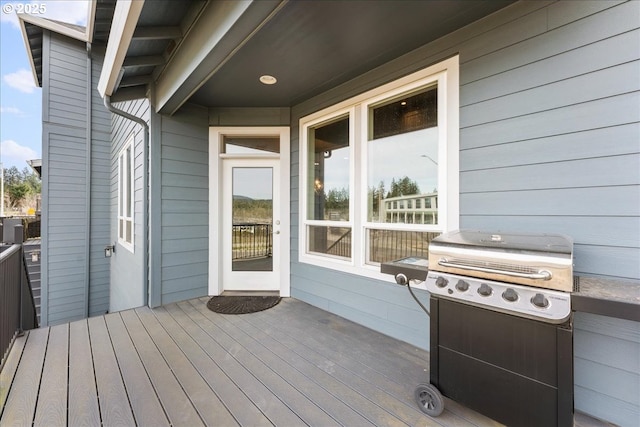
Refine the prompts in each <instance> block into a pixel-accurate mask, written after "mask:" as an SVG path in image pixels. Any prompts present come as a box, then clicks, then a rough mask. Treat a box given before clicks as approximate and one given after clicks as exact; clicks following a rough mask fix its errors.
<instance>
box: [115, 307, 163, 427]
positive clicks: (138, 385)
mask: <svg viewBox="0 0 640 427" xmlns="http://www.w3.org/2000/svg"><path fill="white" fill-rule="evenodd" d="M105 321H106V323H107V328H108V329H109V334H110V336H111V342H112V343H113V346H114V347H115V348H117V349H118V351H117V352H116V358H117V360H118V366H120V372H121V373H122V378H123V381H124V385H125V387H126V389H127V390H128V396H129V402H130V404H131V409H132V411H133V415H134V417H135V419H136V422H137V423H138V424H139V425H144V426H158V427H160V426H168V425H169V420H168V419H167V417H166V415H165V413H164V409H163V408H162V405H161V404H160V402H159V401H158V399H157V396H156V392H155V390H154V388H153V386H152V385H151V381H150V380H149V377H148V376H147V372H146V371H145V369H144V366H143V364H142V361H141V360H140V358H139V357H138V353H137V352H136V349H135V347H134V346H133V342H132V341H131V338H130V337H129V333H128V332H127V329H126V328H125V326H124V322H123V321H122V318H121V317H120V315H119V314H118V313H114V314H111V315H108V316H105Z"/></svg>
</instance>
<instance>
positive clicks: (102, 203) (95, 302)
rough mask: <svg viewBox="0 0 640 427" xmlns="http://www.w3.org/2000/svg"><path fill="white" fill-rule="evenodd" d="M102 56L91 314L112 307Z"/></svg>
mask: <svg viewBox="0 0 640 427" xmlns="http://www.w3.org/2000/svg"><path fill="white" fill-rule="evenodd" d="M101 67H102V58H96V57H94V58H93V62H92V75H91V79H92V85H91V87H92V89H91V108H92V110H91V111H92V115H91V234H90V255H89V278H90V287H89V316H97V315H100V314H104V313H106V312H108V311H109V280H110V271H109V270H110V267H109V258H105V256H104V248H105V246H107V245H110V244H112V243H113V240H111V236H110V232H111V217H110V215H109V214H110V211H111V209H110V204H111V185H110V184H111V183H110V178H111V113H110V112H109V111H108V110H107V109H106V107H105V106H104V104H103V101H102V97H101V96H100V94H99V93H98V90H97V88H96V87H97V84H98V80H99V78H100V71H101Z"/></svg>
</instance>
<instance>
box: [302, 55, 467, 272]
mask: <svg viewBox="0 0 640 427" xmlns="http://www.w3.org/2000/svg"><path fill="white" fill-rule="evenodd" d="M430 85H437V90H438V104H437V105H438V141H439V145H438V159H437V163H438V199H439V200H438V206H439V207H440V209H441V210H439V211H438V220H439V224H392V223H374V222H368V221H367V206H366V204H367V167H368V165H367V151H366V150H367V142H369V138H368V135H369V133H368V132H369V126H370V123H369V108H370V107H371V106H374V105H376V104H380V103H383V102H384V101H385V100H387V99H392V98H394V97H397V96H399V95H402V94H404V93H408V94H410V93H411V92H415V91H417V90H420V89H421V88H426V87H428V86H430ZM459 105H460V101H459V58H458V56H453V57H451V58H449V59H446V60H444V61H442V62H439V63H437V64H435V65H432V66H429V67H427V68H424V69H422V70H420V71H417V72H414V73H412V74H409V75H407V76H404V77H401V78H399V79H397V80H394V81H392V82H390V83H387V84H384V85H381V86H379V87H376V88H374V89H372V90H369V91H367V92H364V93H362V94H360V95H357V96H354V97H352V98H349V99H347V100H345V101H342V102H340V103H338V104H335V105H333V106H330V107H327V108H325V109H323V110H320V111H318V112H315V113H313V114H310V115H308V116H305V117H302V118H301V119H300V122H299V123H300V127H299V132H300V135H299V141H300V146H299V148H300V150H299V151H300V154H299V156H300V164H299V179H300V190H299V198H300V199H299V214H298V215H299V239H298V249H299V255H298V257H299V261H300V262H301V263H307V264H313V265H317V266H320V267H325V268H330V269H334V270H339V271H344V272H348V273H352V274H358V275H362V276H367V277H372V278H377V279H383V280H388V276H387V275H383V274H381V273H380V267H379V264H372V263H367V251H368V250H369V248H368V243H367V233H368V230H369V229H383V230H385V229H391V230H402V231H420V232H447V231H451V230H454V229H457V228H458V227H459V108H460V106H459ZM347 112H348V115H349V138H350V139H349V152H350V162H349V167H350V170H349V176H350V180H349V194H350V196H349V213H350V216H349V221H348V222H344V221H324V220H323V221H318V220H308V219H307V206H308V203H307V202H308V201H307V184H308V179H309V176H308V171H307V161H308V155H309V154H308V152H307V151H308V139H307V138H308V130H309V128H310V127H314V126H317V125H318V124H322V123H323V122H326V121H330V120H332V119H335V118H336V117H339V116H341V115H342V116H344V115H346V113H347ZM356 168H357V170H356ZM311 225H321V226H327V225H330V226H335V227H340V226H343V227H350V228H351V230H352V231H351V233H352V241H351V245H352V246H351V259H349V260H347V259H344V258H336V257H333V256H331V255H323V254H319V253H311V252H308V251H307V244H308V236H307V230H308V226H311Z"/></svg>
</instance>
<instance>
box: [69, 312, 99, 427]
mask: <svg viewBox="0 0 640 427" xmlns="http://www.w3.org/2000/svg"><path fill="white" fill-rule="evenodd" d="M89 378H95V371H94V370H93V358H92V357H91V343H90V341H89V325H88V323H87V321H86V320H78V321H76V322H71V323H70V324H69V388H68V390H69V402H73V405H69V406H68V413H69V415H68V419H69V425H72V426H91V425H98V424H100V408H99V405H98V391H97V389H96V383H95V381H89V380H87V379H89Z"/></svg>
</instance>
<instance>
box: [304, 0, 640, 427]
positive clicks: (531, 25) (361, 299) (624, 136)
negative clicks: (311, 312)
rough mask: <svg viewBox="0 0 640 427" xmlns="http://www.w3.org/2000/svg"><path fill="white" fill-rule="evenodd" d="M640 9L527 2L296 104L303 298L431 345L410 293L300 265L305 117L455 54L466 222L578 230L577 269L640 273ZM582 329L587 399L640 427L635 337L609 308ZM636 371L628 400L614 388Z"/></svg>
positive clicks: (591, 409) (581, 392) (580, 381)
mask: <svg viewBox="0 0 640 427" xmlns="http://www.w3.org/2000/svg"><path fill="white" fill-rule="evenodd" d="M638 16H640V2H636V1H631V2H613V1H602V2H571V1H567V2H522V3H517V4H515V5H512V6H510V7H507V8H505V9H503V10H501V11H499V12H497V13H495V14H493V15H491V16H489V17H487V18H485V19H483V20H481V21H479V22H476V23H474V24H472V25H469V26H467V27H465V28H463V29H461V30H459V31H457V32H455V33H452V34H450V35H448V36H445V37H443V38H441V39H438V40H436V41H435V42H433V43H430V44H428V45H426V46H423V47H421V48H419V49H417V50H415V51H413V52H411V53H409V54H407V55H405V56H403V57H401V58H399V59H397V60H395V61H392V62H390V63H388V64H386V65H384V66H382V67H379V68H378V69H376V70H374V71H372V72H370V73H367V74H366V75H363V76H361V77H360V78H357V79H355V80H353V81H351V82H349V83H347V84H345V85H342V86H341V87H338V88H336V89H334V90H331V91H328V92H326V93H324V94H322V95H320V96H318V97H316V98H313V99H311V100H309V101H305V102H304V103H302V104H300V105H297V106H295V107H294V108H293V109H292V132H291V135H292V169H291V171H292V175H293V179H292V183H293V185H292V189H291V199H292V218H291V219H292V244H291V247H292V280H291V283H292V290H291V292H292V296H294V297H296V298H300V299H302V300H304V301H307V302H310V303H312V304H314V305H317V306H319V307H322V308H324V309H326V310H329V311H332V312H334V313H338V314H340V315H342V316H344V317H347V318H349V319H352V320H354V321H357V322H359V323H362V324H365V325H367V326H370V327H372V328H374V329H376V330H379V331H382V332H385V333H389V334H390V335H393V336H395V337H397V338H401V339H404V340H406V341H409V342H411V343H414V344H416V345H418V346H420V347H423V348H426V347H427V344H428V328H426V326H425V325H426V320H425V317H424V315H423V314H422V313H421V312H420V311H419V309H418V308H417V307H416V305H415V303H414V302H413V301H412V300H411V298H410V296H409V295H408V294H407V291H406V290H404V289H402V288H400V287H397V286H396V285H393V284H390V283H383V282H377V281H372V280H367V279H363V278H359V277H354V276H350V275H347V274H343V273H339V272H336V271H329V270H326V269H322V268H318V267H314V266H310V265H307V264H301V263H298V262H297V259H298V253H297V247H298V244H297V243H298V242H297V240H298V238H297V236H298V227H297V226H298V183H297V180H298V179H297V174H298V144H299V141H298V131H299V129H298V127H297V123H298V121H299V119H300V118H301V117H303V116H305V115H307V114H309V113H311V112H314V111H317V110H320V109H322V108H325V107H328V106H330V105H332V104H335V103H337V102H339V101H341V100H344V99H347V98H349V97H351V96H354V95H356V94H358V93H361V92H363V91H365V90H368V89H371V88H374V87H376V86H379V85H380V84H382V83H385V82H387V81H390V80H393V79H395V78H398V77H400V76H402V75H405V74H407V73H410V72H412V71H416V70H418V69H421V68H424V67H426V66H428V65H430V64H433V63H435V62H438V61H439V60H441V59H444V58H446V57H448V56H450V55H453V54H459V55H460V56H459V57H460V82H461V87H460V104H461V108H460V126H461V129H460V225H461V227H464V228H482V229H483V228H487V229H501V230H529V231H540V232H542V231H544V232H560V233H566V234H569V235H570V236H572V237H573V238H574V239H575V271H576V273H577V274H587V275H599V276H610V277H620V278H631V279H640V263H639V262H638V259H640V142H639V141H640V126H639V120H640V95H639V90H640V79H639V78H638V75H640V67H639V64H640V62H639V59H640V28H639V27H640V20H639V19H638ZM575 327H576V343H577V345H576V349H575V360H576V402H575V404H576V408H577V409H578V410H581V411H584V412H587V413H590V414H594V415H596V416H598V417H601V418H604V419H607V420H615V422H616V423H618V424H620V425H628V426H636V425H638V424H640V409H639V405H640V398H639V393H638V390H637V385H638V372H640V366H638V352H639V349H640V344H639V343H638V340H637V338H636V339H635V340H634V339H628V338H626V339H625V338H621V337H620V336H618V334H617V332H616V331H617V330H619V329H620V327H621V325H620V323H619V322H616V321H613V320H612V319H606V318H601V317H597V316H596V317H592V316H588V315H585V314H580V315H578V316H576V320H575ZM594 327H595V328H596V329H597V333H590V332H589V334H590V335H588V338H586V337H587V332H586V331H587V330H592V329H593V328H594ZM624 327H625V328H626V329H628V330H635V331H636V332H637V330H638V329H640V325H638V323H635V322H626V323H625V324H624ZM636 337H637V335H636ZM612 347H613V348H619V349H621V350H624V351H620V352H618V354H617V356H616V357H612V358H603V359H598V360H597V361H595V363H594V361H593V360H592V359H593V358H592V356H591V355H592V354H593V353H594V352H597V351H598V349H601V348H612ZM627 374H630V377H629V379H628V380H627V383H628V384H631V386H629V387H626V388H625V390H628V391H629V395H627V396H626V397H623V396H620V393H619V392H613V391H612V388H615V385H616V380H615V378H617V377H619V376H625V375H627ZM634 381H635V382H634ZM634 387H635V388H634ZM620 408H624V410H622V409H620Z"/></svg>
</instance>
